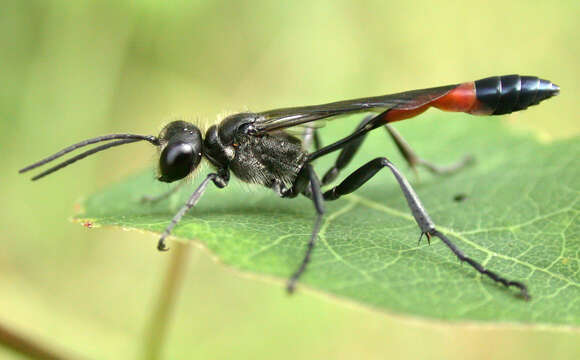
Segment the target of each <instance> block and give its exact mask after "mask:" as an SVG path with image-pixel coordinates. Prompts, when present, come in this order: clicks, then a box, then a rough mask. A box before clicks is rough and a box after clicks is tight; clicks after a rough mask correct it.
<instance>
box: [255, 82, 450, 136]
mask: <svg viewBox="0 0 580 360" xmlns="http://www.w3.org/2000/svg"><path fill="white" fill-rule="evenodd" d="M457 86H458V85H448V86H441V87H435V88H429V89H420V90H411V91H406V92H402V93H398V94H390V95H383V96H375V97H367V98H360V99H353V100H344V101H338V102H333V103H328V104H322V105H311V106H301V107H292V108H282V109H274V110H269V111H264V112H261V113H258V114H257V119H256V122H255V123H254V126H255V129H256V131H257V133H258V134H260V133H266V132H270V131H274V130H281V129H286V128H289V127H293V126H297V125H300V124H305V123H309V122H312V121H317V120H320V119H326V118H330V117H338V116H340V115H349V114H355V113H363V112H377V113H380V112H384V111H386V110H389V109H399V110H412V109H416V108H418V107H421V106H423V105H425V104H428V103H430V102H432V101H435V100H437V99H439V98H440V97H442V96H444V95H446V94H447V93H448V92H449V91H451V90H453V89H454V88H456V87H457Z"/></svg>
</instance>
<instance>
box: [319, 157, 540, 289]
mask: <svg viewBox="0 0 580 360" xmlns="http://www.w3.org/2000/svg"><path fill="white" fill-rule="evenodd" d="M385 167H387V168H389V169H390V170H391V172H392V173H393V175H394V176H395V178H396V179H397V182H398V183H399V186H400V187H401V190H402V191H403V195H404V196H405V199H406V200H407V204H408V205H409V208H410V209H411V213H412V214H413V217H414V218H415V221H416V222H417V225H419V228H420V229H421V235H423V234H424V235H426V236H427V238H428V239H430V238H431V237H432V236H435V237H438V238H439V239H441V240H442V241H443V243H444V244H445V245H446V246H447V247H448V248H449V249H450V250H451V251H452V252H453V253H454V254H455V256H457V258H458V259H459V260H460V261H461V262H466V263H468V264H469V265H470V266H471V267H473V268H474V269H475V270H477V271H478V272H479V273H480V274H482V275H485V276H487V277H489V278H490V279H492V280H494V281H496V282H499V283H501V284H503V285H504V286H506V287H510V286H513V287H516V288H518V289H519V290H520V294H521V296H522V297H523V298H524V299H526V300H528V299H529V298H530V297H529V295H528V290H527V288H526V286H525V285H524V284H522V283H521V282H519V281H512V280H508V279H506V278H504V277H502V276H500V275H498V274H497V273H495V272H493V271H491V270H487V269H485V268H484V267H483V265H481V264H480V263H478V262H477V261H475V260H473V259H472V258H470V257H469V256H468V255H466V254H465V253H463V252H462V251H461V250H460V249H459V248H458V247H457V246H456V245H455V244H453V243H452V242H451V240H449V239H448V238H447V237H446V236H445V235H443V234H442V233H440V232H439V231H438V230H437V229H435V224H434V223H433V221H432V220H431V218H430V217H429V214H427V211H426V210H425V208H424V207H423V204H421V201H420V200H419V197H418V196H417V194H416V193H415V190H413V188H412V187H411V184H409V182H408V181H407V179H405V177H404V176H403V174H401V173H400V172H399V170H398V169H397V168H396V167H395V166H394V165H393V164H392V163H391V162H390V161H389V160H388V159H387V158H384V157H382V158H376V159H374V160H371V161H370V162H368V163H366V164H365V165H363V166H362V167H360V168H359V169H357V170H355V171H354V172H353V173H352V174H350V175H349V176H348V177H347V178H346V179H345V180H343V181H342V182H341V183H340V184H339V185H338V186H336V187H334V188H332V189H330V190H328V191H325V192H324V194H323V198H324V200H336V199H338V198H340V197H341V196H343V195H346V194H350V193H352V192H353V191H355V190H357V189H358V188H359V187H361V186H362V185H363V184H365V183H366V182H367V181H368V180H369V179H370V178H372V177H373V176H374V175H375V174H376V173H377V172H379V171H380V170H382V169H384V168H385Z"/></svg>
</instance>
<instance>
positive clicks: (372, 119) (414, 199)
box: [20, 75, 560, 299]
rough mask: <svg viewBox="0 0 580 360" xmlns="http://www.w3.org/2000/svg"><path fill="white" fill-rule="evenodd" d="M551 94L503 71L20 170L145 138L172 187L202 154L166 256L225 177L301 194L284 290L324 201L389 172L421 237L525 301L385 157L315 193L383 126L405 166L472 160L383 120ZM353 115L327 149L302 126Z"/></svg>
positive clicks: (176, 126) (168, 129)
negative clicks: (434, 159)
mask: <svg viewBox="0 0 580 360" xmlns="http://www.w3.org/2000/svg"><path fill="white" fill-rule="evenodd" d="M559 90H560V89H559V87H558V86H556V85H555V84H553V83H551V82H550V81H547V80H542V79H539V78H537V77H533V76H519V75H507V76H501V77H499V76H497V77H489V78H485V79H481V80H477V81H474V82H466V83H462V84H456V85H448V86H441V87H435V88H429V89H422V90H412V91H407V92H403V93H398V94H391V95H384V96H377V97H369V98H361V99H354V100H346V101H339V102H334V103H329V104H324V105H315V106H303V107H294V108H284V109H276V110H270V111H265V112H260V113H251V112H247V113H239V114H234V115H231V116H228V117H226V118H225V119H223V120H222V121H221V122H220V123H219V124H217V125H213V126H211V127H210V128H209V129H208V130H207V132H206V133H205V136H203V135H202V133H201V131H200V130H199V129H198V128H197V127H196V126H195V125H193V124H190V123H187V122H185V121H174V122H171V123H169V124H168V125H167V126H165V128H164V129H163V130H162V131H161V133H160V134H159V136H158V137H155V136H142V135H133V134H113V135H106V136H101V137H97V138H94V139H88V140H85V141H82V142H80V143H77V144H74V145H71V146H69V147H67V148H65V149H63V150H61V151H59V152H57V153H56V154H54V155H52V156H49V157H47V158H45V159H43V160H41V161H39V162H37V163H34V164H32V165H30V166H27V167H25V168H24V169H22V170H20V172H21V173H23V172H26V171H29V170H31V169H34V168H37V167H39V166H41V165H44V164H46V163H49V162H51V161H53V160H55V159H57V158H59V157H61V156H63V155H65V154H67V153H69V152H71V151H73V150H76V149H78V148H81V147H84V146H87V145H90V144H95V143H98V142H104V141H107V143H105V144H103V145H100V146H96V147H94V148H92V149H90V150H87V151H85V152H83V153H81V154H78V155H76V156H74V157H72V158H70V159H68V160H66V161H64V162H62V163H60V164H58V165H56V166H54V167H52V168H50V169H48V170H46V171H44V172H42V173H40V174H38V175H36V176H35V177H33V178H32V180H37V179H40V178H42V177H44V176H46V175H48V174H51V173H53V172H55V171H57V170H59V169H61V168H63V167H65V166H67V165H70V164H72V163H74V162H75V161H77V160H80V159H83V158H85V157H87V156H89V155H91V154H94V153H97V152H99V151H102V150H105V149H108V148H110V147H114V146H119V145H123V144H128V143H132V142H136V141H141V140H145V141H148V142H150V143H151V144H153V145H155V146H157V147H158V148H159V149H160V157H159V173H160V176H159V180H160V181H163V182H174V181H177V180H181V179H183V178H185V177H186V176H187V175H189V174H190V173H191V172H193V171H194V170H195V168H196V167H197V166H198V165H199V163H200V161H201V160H202V158H204V157H205V158H206V159H207V160H208V161H209V162H210V164H211V165H212V166H213V168H215V171H214V172H212V173H210V174H208V175H207V177H206V178H205V179H204V180H203V181H202V182H201V184H200V185H199V186H198V187H197V189H196V190H195V191H194V192H193V194H192V195H191V196H190V198H189V200H188V201H187V202H186V203H185V205H183V207H182V208H181V209H180V210H179V211H178V212H177V214H175V216H174V217H173V219H172V220H171V223H170V224H169V225H168V226H167V228H166V229H165V231H164V232H163V234H162V235H161V238H160V239H159V242H158V245H157V248H158V249H159V250H167V248H166V246H165V238H166V237H167V236H168V235H169V234H170V233H171V230H172V229H173V228H174V227H175V226H176V225H177V223H178V222H179V221H180V219H181V218H182V217H183V215H184V214H185V213H186V212H187V211H188V210H189V209H191V208H192V207H193V206H195V204H196V203H197V201H198V200H199V199H200V198H201V196H202V195H203V193H204V192H205V190H206V188H207V186H208V185H209V183H210V182H212V183H213V184H214V185H215V186H217V187H218V188H220V189H221V188H224V187H226V186H227V185H228V183H229V181H230V173H233V174H234V175H235V176H236V177H237V178H239V179H240V180H242V181H245V182H248V183H255V184H260V185H263V186H265V187H268V188H270V189H272V190H273V191H274V192H276V194H278V195H279V196H280V197H283V198H294V197H296V196H298V195H304V196H306V197H308V198H309V199H311V200H312V202H313V204H314V208H315V210H316V220H315V222H314V228H313V230H312V235H311V237H310V240H309V241H308V244H307V247H306V253H305V255H304V258H303V259H302V263H301V264H300V266H299V267H298V269H297V270H296V272H295V273H294V274H293V275H292V276H291V277H290V279H289V280H288V285H287V289H288V291H289V292H292V291H293V290H294V287H295V285H296V282H297V280H298V279H299V278H300V275H301V274H302V273H304V271H305V270H306V266H307V265H308V263H309V261H310V255H311V253H312V249H313V248H314V245H315V243H316V238H317V235H318V231H319V229H320V224H321V220H322V217H323V215H324V203H325V202H326V201H332V200H336V199H338V198H340V197H341V196H343V195H346V194H350V193H352V192H353V191H355V190H357V189H358V188H360V187H361V186H362V185H363V184H365V183H366V182H367V181H368V180H369V179H370V178H372V177H373V176H374V175H375V174H376V173H377V172H379V171H380V170H382V169H384V168H388V169H389V170H390V171H391V172H392V173H393V175H394V176H395V179H396V180H397V182H398V183H399V186H400V187H401V190H402V192H403V195H404V196H405V198H406V200H407V203H408V205H409V208H410V210H411V213H412V214H413V217H414V218H415V221H416V222H417V225H418V226H419V228H420V230H421V236H423V235H425V236H426V237H427V239H428V240H430V239H431V237H433V236H435V237H438V238H439V239H441V240H442V241H443V243H444V244H445V245H447V247H449V249H451V251H453V253H454V254H455V255H456V256H457V257H458V258H459V260H460V261H462V262H466V263H468V264H469V265H471V266H472V267H473V268H475V269H476V270H477V271H478V272H480V273H481V274H483V275H485V276H487V277H489V278H491V279H492V280H494V281H496V282H499V283H501V284H503V285H505V286H506V287H510V286H513V287H516V288H518V289H519V290H520V293H521V296H522V297H523V298H525V299H528V298H529V295H528V291H527V288H526V286H525V285H524V284H523V283H521V282H518V281H512V280H508V279H506V278H504V277H502V276H501V275H498V274H497V273H495V272H493V271H490V270H487V269H485V268H484V267H483V266H482V265H481V264H480V263H478V262H477V261H475V260H474V259H472V258H470V257H469V256H467V255H465V254H464V253H463V252H462V251H461V250H460V249H459V248H458V247H457V246H456V245H455V244H453V243H452V242H451V241H450V240H449V239H448V238H447V237H446V236H445V235H444V234H442V233H440V232H439V231H438V230H437V229H436V228H435V224H434V223H433V221H432V220H431V219H430V217H429V215H428V214H427V211H426V210H425V208H424V207H423V205H422V204H421V201H420V200H419V198H418V196H417V194H416V193H415V191H414V190H413V188H412V187H411V185H410V184H409V182H408V181H407V180H406V179H405V177H404V176H403V175H402V174H401V173H400V172H399V170H397V168H396V167H395V166H394V165H393V164H392V163H391V162H390V161H389V160H388V159H387V158H386V157H378V158H376V159H373V160H371V161H369V162H368V163H366V164H365V165H363V166H361V167H360V168H358V169H357V170H356V171H354V172H353V173H352V174H350V175H348V176H347V177H346V178H345V179H344V180H343V181H342V182H341V183H339V184H338V185H337V186H334V187H331V188H330V189H328V190H324V191H323V190H322V188H323V187H324V186H326V185H328V184H330V183H331V182H332V181H333V180H335V179H336V178H337V177H338V175H339V173H340V171H341V169H343V168H344V167H345V166H346V165H347V164H348V163H349V162H350V161H351V159H352V158H353V156H354V155H355V153H356V152H357V150H358V149H359V147H360V146H361V144H362V143H363V141H364V139H365V136H366V135H367V133H368V132H369V131H371V130H373V129H376V128H378V127H383V126H384V127H386V130H387V131H388V134H389V135H390V137H391V138H392V139H393V140H394V141H395V144H396V145H397V148H398V149H399V150H400V152H401V153H402V155H403V156H404V158H405V159H406V160H407V162H408V163H409V165H410V166H411V167H413V168H414V167H415V166H418V165H421V166H424V167H426V168H427V169H428V170H430V171H431V172H433V173H436V174H445V173H450V172H454V171H457V170H459V169H461V168H462V167H464V166H465V165H467V164H468V163H469V162H470V159H469V158H465V159H463V160H461V161H459V162H458V163H456V164H454V165H452V166H448V167H440V166H437V165H434V164H432V163H430V162H428V161H426V160H424V159H422V158H420V157H418V156H417V155H416V154H415V153H414V152H413V150H412V149H411V148H410V147H409V145H408V144H407V143H406V142H405V140H404V139H403V138H402V137H401V135H400V134H399V133H398V132H396V131H395V129H394V128H392V127H391V126H390V125H389V123H391V122H394V121H398V120H403V119H407V118H410V117H413V116H416V115H418V114H420V113H422V112H423V111H425V110H427V109H428V108H429V107H436V108H439V109H441V110H445V111H459V112H466V113H470V114H476V115H501V114H507V113H511V112H513V111H518V110H523V109H526V108H527V107H528V106H530V105H536V104H538V103H539V102H540V101H542V100H545V99H547V98H550V97H552V96H554V95H557V94H558V92H559ZM354 113H371V115H369V116H367V117H365V118H364V119H363V120H362V122H361V123H360V124H359V125H358V126H357V127H356V128H355V130H354V131H353V132H352V133H351V134H350V135H348V136H346V137H344V138H343V139H341V140H339V141H337V142H335V143H333V144H330V145H327V146H324V147H321V146H320V141H319V135H318V130H317V129H316V127H315V126H309V125H312V124H310V123H312V122H314V121H316V120H320V119H327V120H328V119H330V118H337V117H339V116H341V115H347V114H354ZM298 125H302V126H303V127H304V129H305V131H304V135H303V138H298V137H296V136H294V135H291V134H290V133H289V132H287V131H286V130H287V129H288V128H291V127H295V126H298ZM312 143H313V144H314V147H315V150H314V151H313V152H309V151H308V149H309V148H310V146H311V144H312ZM337 150H341V152H340V154H339V155H338V157H337V159H336V162H335V164H334V166H332V167H331V168H330V169H329V170H328V172H326V174H325V175H324V176H323V177H322V180H320V178H319V176H318V175H317V174H316V172H315V171H314V169H313V167H312V162H313V161H314V160H316V159H318V158H319V157H321V156H324V155H327V154H329V153H331V152H334V151H337ZM169 193H170V192H168V193H166V194H162V195H161V196H157V197H154V198H149V200H157V199H160V198H162V197H164V196H167V195H168V194H169Z"/></svg>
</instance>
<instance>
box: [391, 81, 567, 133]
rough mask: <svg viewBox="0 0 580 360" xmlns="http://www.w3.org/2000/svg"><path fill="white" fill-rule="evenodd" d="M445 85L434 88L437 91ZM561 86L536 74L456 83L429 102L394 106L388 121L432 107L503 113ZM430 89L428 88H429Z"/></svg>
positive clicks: (538, 99) (545, 96)
mask: <svg viewBox="0 0 580 360" xmlns="http://www.w3.org/2000/svg"><path fill="white" fill-rule="evenodd" d="M436 89H437V90H439V89H442V88H434V89H433V90H436ZM559 91H560V88H559V87H558V86H557V85H556V84H553V83H552V82H550V81H548V80H543V79H539V78H537V77H535V76H520V75H505V76H494V77H489V78H485V79H481V80H477V81H474V82H467V83H463V84H459V85H456V86H455V87H452V88H451V89H449V90H447V91H446V92H444V93H442V94H441V95H439V96H436V97H435V98H433V99H431V100H430V101H428V102H424V103H418V104H417V106H415V107H413V108H409V107H408V106H407V107H405V108H397V107H393V108H392V109H391V110H389V111H387V112H386V114H385V117H384V121H385V122H386V123H390V122H394V121H399V120H403V119H408V118H411V117H414V116H417V115H419V114H420V113H422V112H424V111H425V110H427V109H428V108H430V107H436V108H438V109H441V110H444V111H456V112H466V113H469V114H474V115H501V114H509V113H511V112H514V111H519V110H524V109H526V108H527V107H528V106H531V105H537V104H539V103H540V102H541V101H542V100H545V99H548V98H550V97H552V96H554V95H557V94H558V93H559ZM425 92H428V89H426V90H425Z"/></svg>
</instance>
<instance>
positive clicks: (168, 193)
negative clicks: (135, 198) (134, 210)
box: [141, 181, 185, 203]
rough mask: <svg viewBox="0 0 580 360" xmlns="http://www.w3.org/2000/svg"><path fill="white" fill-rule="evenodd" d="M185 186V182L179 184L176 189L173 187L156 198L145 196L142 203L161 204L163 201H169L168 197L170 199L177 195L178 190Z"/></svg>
mask: <svg viewBox="0 0 580 360" xmlns="http://www.w3.org/2000/svg"><path fill="white" fill-rule="evenodd" d="M184 184H185V181H181V182H180V183H178V184H177V185H175V186H174V187H172V188H171V189H169V190H167V191H166V192H164V193H161V194H159V195H155V196H150V195H144V196H143V197H142V198H141V202H142V203H156V202H159V201H161V200H164V199H167V198H168V197H170V196H171V195H173V194H175V193H176V192H177V190H179V189H181V187H182V186H183V185H184Z"/></svg>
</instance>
